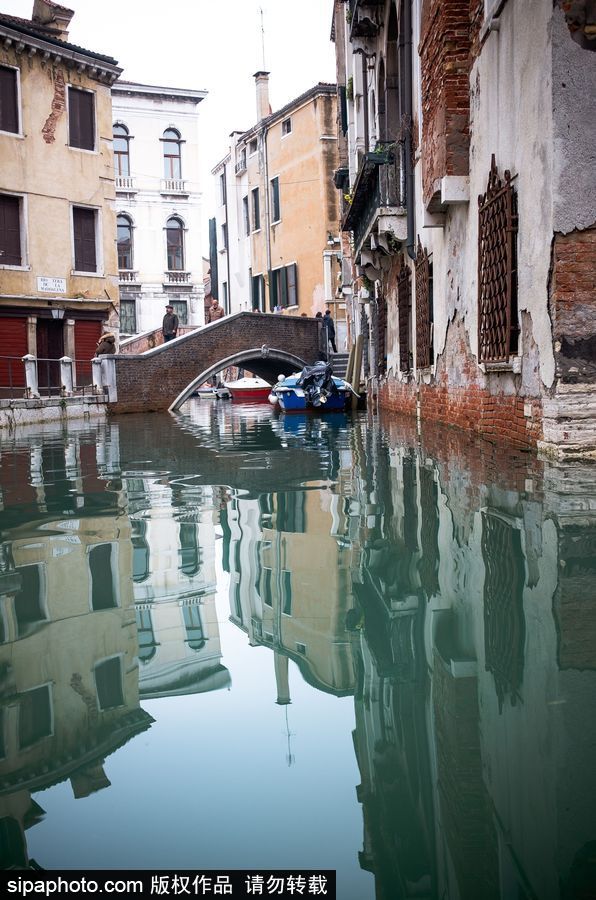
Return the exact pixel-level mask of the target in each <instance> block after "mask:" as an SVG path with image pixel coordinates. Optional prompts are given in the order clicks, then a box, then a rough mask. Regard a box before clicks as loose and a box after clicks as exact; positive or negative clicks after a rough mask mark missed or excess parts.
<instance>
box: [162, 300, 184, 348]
mask: <svg viewBox="0 0 596 900" xmlns="http://www.w3.org/2000/svg"><path fill="white" fill-rule="evenodd" d="M179 324H180V323H179V320H178V316H177V315H176V313H175V312H174V307H173V306H171V305H170V304H168V305H167V306H166V314H165V316H164V317H163V322H162V323H161V330H162V334H163V339H164V343H165V342H166V341H173V340H174V338H175V337H176V335H177V334H178V325H179Z"/></svg>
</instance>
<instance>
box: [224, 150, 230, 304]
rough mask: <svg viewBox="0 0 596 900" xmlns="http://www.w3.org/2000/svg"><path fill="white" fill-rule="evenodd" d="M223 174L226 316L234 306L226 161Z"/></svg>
mask: <svg viewBox="0 0 596 900" xmlns="http://www.w3.org/2000/svg"><path fill="white" fill-rule="evenodd" d="M223 175H224V184H225V186H226V202H225V204H224V209H225V211H226V234H227V244H228V246H227V247H226V272H227V276H228V296H227V297H226V307H227V308H226V309H224V312H225V314H226V316H229V315H230V309H231V308H232V282H231V281H230V228H229V224H228V168H227V166H226V164H225V163H224V167H223Z"/></svg>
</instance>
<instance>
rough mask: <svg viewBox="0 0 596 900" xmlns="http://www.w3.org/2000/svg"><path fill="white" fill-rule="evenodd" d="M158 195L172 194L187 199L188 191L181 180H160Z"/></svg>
mask: <svg viewBox="0 0 596 900" xmlns="http://www.w3.org/2000/svg"><path fill="white" fill-rule="evenodd" d="M159 192H160V194H169V195H171V194H173V195H175V196H176V197H188V195H189V193H190V191H189V190H188V188H187V187H186V182H185V181H183V180H182V179H181V178H162V180H161V188H160V191H159Z"/></svg>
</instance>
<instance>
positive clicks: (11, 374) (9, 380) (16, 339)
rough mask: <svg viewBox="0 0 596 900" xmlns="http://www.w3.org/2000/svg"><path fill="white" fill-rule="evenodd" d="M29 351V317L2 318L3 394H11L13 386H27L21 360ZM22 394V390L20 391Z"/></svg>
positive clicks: (0, 370) (0, 362) (0, 381)
mask: <svg viewBox="0 0 596 900" xmlns="http://www.w3.org/2000/svg"><path fill="white" fill-rule="evenodd" d="M26 353H27V319H26V318H22V319H16V318H15V319H10V318H8V317H4V316H3V317H2V318H0V387H1V388H3V389H4V390H2V392H1V393H2V396H5V397H6V396H11V387H19V388H22V387H24V386H25V367H24V366H23V363H22V362H21V359H22V358H23V356H25V355H26ZM19 393H20V395H21V396H22V392H19Z"/></svg>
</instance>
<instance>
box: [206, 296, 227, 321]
mask: <svg viewBox="0 0 596 900" xmlns="http://www.w3.org/2000/svg"><path fill="white" fill-rule="evenodd" d="M224 316H225V312H224V310H223V306H220V305H219V300H218V299H217V298H216V297H214V298H213V303H212V304H211V309H210V310H209V313H208V316H207V324H209V323H211V322H217V320H218V319H221V318H223V317H224Z"/></svg>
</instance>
